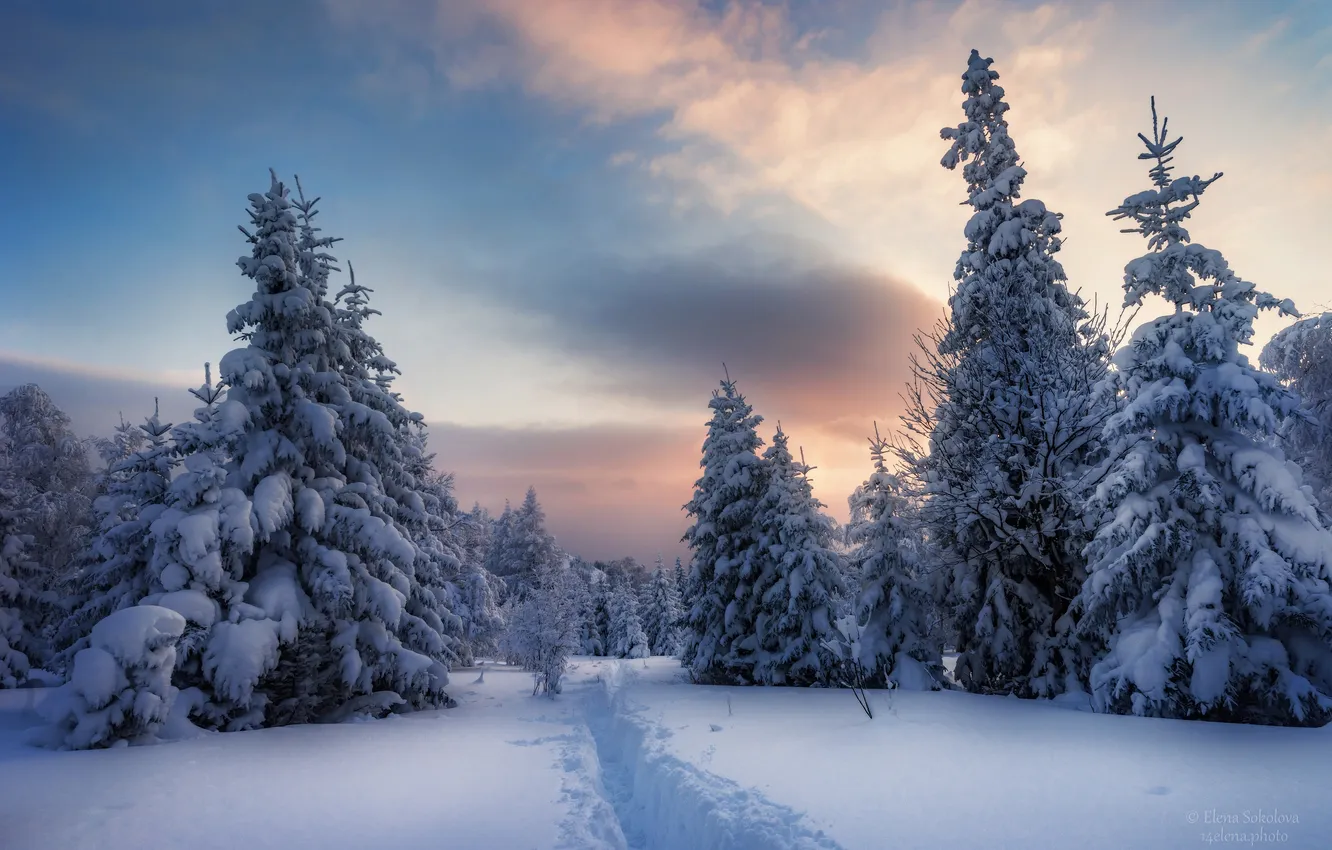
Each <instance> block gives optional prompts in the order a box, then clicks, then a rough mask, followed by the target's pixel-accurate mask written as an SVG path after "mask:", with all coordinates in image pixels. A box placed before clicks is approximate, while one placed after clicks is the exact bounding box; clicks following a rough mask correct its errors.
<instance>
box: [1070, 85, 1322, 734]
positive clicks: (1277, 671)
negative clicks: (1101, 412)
mask: <svg viewBox="0 0 1332 850" xmlns="http://www.w3.org/2000/svg"><path fill="white" fill-rule="evenodd" d="M1140 138H1141V139H1142V141H1143V142H1144V144H1145V146H1146V148H1147V150H1146V152H1145V153H1142V154H1139V158H1140V159H1145V160H1149V161H1151V162H1152V163H1153V165H1152V167H1151V170H1150V172H1149V173H1150V176H1151V181H1152V188H1150V189H1146V190H1144V191H1141V192H1137V193H1135V194H1133V195H1130V196H1129V197H1128V198H1126V199H1125V200H1124V202H1123V203H1122V204H1121V205H1120V206H1119V207H1117V208H1116V209H1114V210H1111V211H1110V213H1108V214H1109V215H1112V216H1114V217H1115V218H1116V219H1128V220H1129V221H1130V222H1131V223H1132V224H1133V228H1132V229H1131V230H1128V231H1126V232H1136V233H1140V234H1141V235H1142V236H1143V237H1145V238H1146V239H1147V242H1148V246H1149V252H1148V253H1147V254H1145V255H1144V256H1141V257H1139V258H1137V259H1135V260H1133V261H1131V262H1130V263H1129V264H1128V265H1127V266H1126V267H1125V273H1124V290H1125V303H1126V304H1128V305H1131V306H1137V305H1139V304H1142V303H1143V302H1144V301H1145V300H1146V299H1147V297H1148V296H1151V295H1159V296H1160V297H1162V298H1164V299H1165V300H1166V301H1167V302H1169V303H1170V304H1171V305H1173V307H1174V309H1173V310H1172V312H1171V313H1169V314H1168V315H1165V316H1162V317H1160V318H1158V319H1155V320H1153V321H1150V322H1147V323H1145V324H1143V325H1142V326H1141V327H1140V328H1138V330H1137V331H1136V332H1135V333H1134V334H1133V338H1132V341H1131V343H1130V344H1129V345H1127V346H1125V347H1124V348H1123V349H1121V350H1120V351H1119V353H1118V354H1117V355H1116V358H1115V363H1116V366H1117V367H1118V369H1117V371H1116V372H1115V373H1114V381H1115V387H1116V389H1117V390H1118V391H1119V393H1121V394H1122V396H1123V399H1124V407H1123V410H1122V411H1120V412H1119V413H1117V414H1116V415H1115V416H1114V417H1112V418H1111V419H1110V420H1109V422H1108V423H1107V425H1106V429H1105V438H1106V440H1107V441H1108V442H1109V443H1110V444H1111V445H1112V446H1113V454H1112V457H1113V458H1114V463H1113V466H1112V468H1111V472H1110V475H1109V476H1108V477H1107V478H1106V480H1105V481H1104V483H1102V484H1101V485H1100V487H1099V488H1098V489H1097V491H1096V493H1095V496H1094V498H1093V500H1092V503H1091V506H1090V509H1091V511H1092V512H1093V513H1094V515H1096V516H1099V517H1102V518H1103V520H1104V524H1103V525H1102V526H1101V528H1100V530H1099V531H1098V532H1097V534H1096V537H1095V539H1094V540H1093V541H1092V543H1091V545H1090V546H1089V548H1088V554H1089V556H1090V559H1091V572H1090V575H1089V576H1088V578H1087V580H1086V583H1085V584H1084V586H1083V588H1082V594H1081V597H1080V599H1079V606H1080V607H1081V608H1082V609H1084V611H1085V615H1084V616H1083V618H1082V621H1081V624H1080V625H1081V630H1082V632H1083V635H1084V636H1085V638H1086V639H1088V640H1091V641H1095V642H1100V643H1103V644H1104V646H1105V647H1106V652H1105V655H1104V657H1102V658H1101V659H1100V661H1099V662H1098V663H1097V664H1096V665H1095V667H1094V668H1093V669H1092V671H1091V687H1092V696H1093V702H1094V705H1095V706H1096V707H1097V708H1099V709H1100V710H1103V711H1113V712H1118V713H1129V712H1132V713H1134V714H1140V715H1150V716H1160V717H1177V718H1206V719H1215V720H1235V721H1244V722H1255V723H1273V724H1293V725H1319V724H1323V723H1326V722H1327V720H1328V718H1329V717H1332V637H1330V636H1332V592H1330V591H1329V587H1328V585H1329V581H1330V580H1332V534H1329V532H1328V531H1327V530H1326V529H1325V528H1324V526H1323V524H1322V522H1321V521H1320V518H1319V515H1318V512H1317V511H1316V509H1315V507H1314V504H1313V500H1312V498H1311V494H1310V492H1309V491H1308V489H1307V488H1304V487H1302V486H1301V483H1300V475H1299V471H1298V469H1297V468H1296V467H1295V466H1294V464H1291V463H1288V462H1287V461H1286V460H1285V458H1284V457H1283V455H1282V453H1281V451H1280V450H1279V449H1278V448H1276V447H1275V446H1274V445H1273V443H1272V441H1271V438H1272V437H1273V436H1274V435H1275V433H1276V432H1277V431H1278V429H1279V428H1280V425H1281V423H1282V422H1283V421H1284V420H1286V419H1287V418H1289V417H1290V416H1292V415H1294V414H1295V413H1296V411H1297V409H1298V405H1299V399H1298V396H1297V395H1296V394H1295V393H1294V392H1292V391H1291V390H1289V389H1288V388H1286V387H1283V386H1282V385H1281V384H1280V382H1279V381H1278V380H1277V379H1276V378H1275V377H1274V376H1273V375H1270V374H1267V373H1263V372H1260V371H1258V370H1257V369H1255V368H1253V367H1252V366H1251V365H1250V364H1249V361H1248V359H1247V358H1246V357H1245V356H1244V355H1243V354H1242V353H1241V351H1240V346H1242V345H1246V344H1249V343H1250V341H1251V338H1252V336H1253V321H1254V318H1255V316H1256V315H1257V314H1258V311H1259V310H1276V311H1277V312H1279V313H1283V314H1288V315H1293V314H1294V312H1295V310H1294V306H1293V305H1292V304H1291V303H1290V301H1289V300H1284V301H1283V300H1278V299H1277V298H1276V297H1274V296H1272V295H1269V294H1268V293H1266V292H1262V291H1260V290H1258V289H1257V288H1256V287H1255V286H1254V285H1253V284H1252V283H1249V282H1248V281H1245V280H1242V279H1241V278H1239V277H1238V276H1237V275H1236V274H1235V273H1234V272H1233V271H1232V270H1231V269H1230V267H1229V265H1228V264H1227V263H1226V260H1225V258H1224V257H1223V256H1222V255H1221V253H1220V252H1219V251H1216V250H1213V249H1210V248H1205V247H1203V246H1202V245H1199V244H1196V243H1193V242H1191V241H1190V237H1189V233H1188V231H1187V230H1186V229H1185V227H1184V223H1185V221H1186V220H1187V219H1188V218H1189V216H1190V215H1191V214H1192V212H1193V210H1194V209H1195V208H1197V206H1198V203H1199V201H1200V200H1201V196H1202V194H1203V192H1204V191H1205V190H1206V189H1207V188H1209V187H1210V186H1211V185H1212V184H1213V183H1214V182H1215V181H1216V180H1217V179H1218V178H1220V177H1221V175H1220V174H1217V175H1215V176H1213V177H1211V178H1208V179H1203V178H1201V177H1198V176H1193V177H1179V178H1172V177H1171V175H1170V172H1171V169H1172V168H1173V166H1171V165H1170V163H1171V161H1172V159H1173V157H1174V153H1175V150H1176V148H1177V147H1178V145H1179V143H1180V141H1181V139H1179V138H1176V139H1174V140H1173V141H1171V140H1170V138H1169V135H1168V133H1167V126H1166V122H1164V121H1163V122H1160V124H1159V125H1158V122H1157V120H1156V104H1155V100H1153V103H1152V136H1151V137H1150V138H1148V137H1147V136H1145V135H1140Z"/></svg>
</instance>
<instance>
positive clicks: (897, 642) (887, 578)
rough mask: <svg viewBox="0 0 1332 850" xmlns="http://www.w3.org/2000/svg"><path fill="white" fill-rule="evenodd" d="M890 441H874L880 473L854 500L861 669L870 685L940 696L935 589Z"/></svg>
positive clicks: (851, 540) (849, 532)
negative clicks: (892, 465) (891, 462)
mask: <svg viewBox="0 0 1332 850" xmlns="http://www.w3.org/2000/svg"><path fill="white" fill-rule="evenodd" d="M891 452H892V447H891V446H890V444H889V441H888V440H886V439H884V438H883V437H881V436H880V435H879V432H878V429H877V428H875V431H874V436H873V437H872V438H870V460H871V461H872V462H873V464H874V471H873V472H872V473H871V474H870V477H869V479H868V480H866V481H865V483H864V484H862V485H860V486H859V487H857V488H856V492H855V493H854V494H852V496H851V498H850V499H849V503H850V508H851V519H850V522H848V524H847V526H846V540H847V543H848V544H849V545H850V546H851V552H850V556H849V560H850V561H851V564H852V569H851V572H852V573H853V574H854V575H856V576H858V577H859V581H860V588H859V590H860V594H859V598H858V599H857V601H856V609H855V614H856V620H857V622H858V623H860V624H861V625H862V627H863V628H862V631H861V633H860V650H861V658H860V659H859V660H860V663H861V664H862V665H863V666H864V668H865V669H866V670H867V671H869V676H870V681H871V682H873V683H875V684H878V685H880V686H884V685H890V684H891V685H892V686H893V687H898V688H904V689H907V690H934V689H937V688H938V687H939V685H940V683H941V682H942V681H943V646H942V644H941V642H940V640H939V632H938V629H937V628H936V627H935V626H934V623H932V622H931V619H932V615H933V613H934V611H935V608H936V606H935V600H934V598H933V590H934V586H933V583H932V582H931V580H930V579H931V577H930V576H929V574H928V573H927V572H926V568H925V565H924V564H922V563H921V560H920V546H919V544H920V540H919V534H918V531H917V528H916V524H915V521H914V520H915V517H914V516H913V515H912V506H911V503H910V500H909V498H908V495H907V492H906V485H905V483H904V482H903V481H902V479H901V478H900V477H898V476H897V475H894V474H893V473H892V472H890V471H889V469H888V462H887V459H888V455H889V454H890V453H891Z"/></svg>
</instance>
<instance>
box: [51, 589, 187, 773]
mask: <svg viewBox="0 0 1332 850" xmlns="http://www.w3.org/2000/svg"><path fill="white" fill-rule="evenodd" d="M184 630H185V618H184V617H182V616H181V615H180V614H178V613H176V612H175V611H172V610H170V609H167V608H162V607H159V606H156V605H133V606H130V607H129V608H122V609H120V610H119V611H114V612H112V613H111V614H110V615H109V616H108V617H106V618H105V619H103V620H101V621H100V622H98V623H97V625H95V626H93V629H92V634H91V635H90V638H89V639H90V645H89V646H88V647H87V648H85V649H81V650H80V651H79V653H78V654H77V655H75V656H74V664H73V668H72V670H71V672H70V677H69V681H68V682H66V683H65V684H63V685H61V686H60V687H59V688H58V689H56V691H55V693H53V694H52V695H51V697H50V698H49V699H47V700H46V701H45V702H43V703H42V706H41V712H42V714H43V716H44V717H45V718H46V719H47V720H49V721H51V724H52V725H51V727H50V728H48V729H43V730H41V731H40V733H39V741H40V742H41V743H45V744H47V745H48V746H52V747H55V748H58V749H72V750H86V749H93V748H98V747H113V746H117V745H121V746H124V745H126V744H131V743H140V742H150V741H152V740H153V738H154V736H155V733H156V732H158V731H159V730H160V729H161V727H162V724H163V723H164V722H165V721H166V719H167V717H168V715H170V713H171V706H172V703H173V702H174V701H175V699H176V695H177V691H176V688H174V687H172V685H171V672H172V668H173V667H174V666H175V663H176V642H177V641H178V640H180V636H181V634H182V633H183V632H184Z"/></svg>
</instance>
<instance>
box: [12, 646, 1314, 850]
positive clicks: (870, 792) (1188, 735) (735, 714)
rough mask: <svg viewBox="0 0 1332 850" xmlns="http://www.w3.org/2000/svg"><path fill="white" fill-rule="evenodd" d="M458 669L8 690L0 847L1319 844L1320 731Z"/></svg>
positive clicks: (635, 670)
mask: <svg viewBox="0 0 1332 850" xmlns="http://www.w3.org/2000/svg"><path fill="white" fill-rule="evenodd" d="M574 668H575V669H574V670H573V672H572V673H571V675H570V677H569V679H568V680H567V684H566V687H565V690H564V693H563V694H562V695H561V696H560V697H559V698H557V699H556V700H554V701H549V700H546V699H544V698H540V697H532V696H531V681H530V679H529V677H528V675H527V674H526V673H523V672H521V671H518V670H514V669H506V668H504V667H494V668H489V669H488V670H487V672H486V674H485V677H484V681H480V682H477V681H476V680H477V678H478V671H476V670H460V671H455V673H454V675H453V685H452V687H451V692H452V693H453V695H454V696H455V697H456V698H457V699H458V700H459V703H460V704H459V706H458V707H457V708H455V709H451V710H447V711H435V712H423V713H420V714H416V715H411V716H407V717H397V718H390V719H386V720H379V721H368V722H362V723H347V724H341V725H327V726H301V727H288V728H280V729H267V730H260V731H253V732H241V733H233V734H218V733H206V734H203V735H201V736H200V737H197V738H194V739H192V740H185V741H179V742H176V743H172V744H163V745H159V746H150V747H135V748H128V749H114V750H101V751H91V752H59V753H58V752H49V751H45V750H39V749H36V748H33V747H30V746H27V745H26V744H25V743H24V739H25V736H26V734H27V733H26V730H27V728H28V727H30V726H31V725H33V724H34V723H37V722H39V721H38V718H37V716H36V714H35V713H34V712H33V711H32V708H33V706H34V703H35V701H36V700H39V699H40V698H41V697H42V693H41V691H39V690H19V691H4V692H0V847H2V848H4V850H77V848H103V847H105V848H114V850H131V848H133V850H153V848H183V847H188V848H191V850H205V848H246V849H247V850H251V848H253V850H259V848H305V847H310V848H347V849H348V850H351V848H358V850H359V848H365V847H371V846H375V847H420V848H434V847H440V848H479V849H480V848H524V849H526V848H555V847H568V848H582V847H586V848H660V849H661V850H709V849H710V848H715V850H722V848H726V850H785V849H786V848H811V850H812V848H819V849H820V850H832V849H833V848H846V850H852V848H855V850H870V848H900V850H907V848H980V847H984V848H1015V850H1017V848H1021V850H1042V848H1051V850H1054V848H1068V847H1077V848H1080V850H1111V848H1114V850H1121V848H1127V847H1131V848H1162V850H1166V848H1170V850H1174V849H1175V848H1188V847H1195V846H1196V847H1202V846H1207V845H1210V844H1222V845H1225V846H1259V845H1262V846H1266V845H1279V846H1281V847H1286V848H1305V849H1306V850H1315V848H1317V850H1324V848H1326V847H1328V846H1332V807H1329V806H1328V799H1329V798H1328V789H1329V788H1330V787H1332V729H1295V728H1269V727H1256V726H1233V725H1221V724H1210V723H1197V722H1181V721H1168V720H1152V719H1143V718H1134V717H1119V716H1106V715H1096V714H1091V713H1088V712H1085V711H1078V710H1076V706H1072V705H1067V704H1065V705H1052V704H1049V703H1033V702H1029V701H1020V700H1016V699H1004V698H996V697H981V696H973V695H969V694H963V693H903V694H896V695H894V696H893V697H892V698H891V699H889V697H888V695H887V694H883V693H878V694H874V695H873V696H872V697H871V699H872V701H873V704H874V707H875V709H876V717H875V719H874V720H869V719H867V718H866V717H865V716H864V715H863V714H862V713H861V711H860V709H859V707H858V706H857V705H856V703H855V701H854V700H853V699H852V698H851V695H850V694H848V693H845V692H839V691H827V690H819V689H805V688H791V689H776V688H717V687H701V686H694V685H689V684H686V683H684V682H682V681H680V669H679V667H678V662H675V661H674V660H672V659H666V658H654V659H651V660H649V661H648V662H647V663H646V665H645V664H644V662H642V661H616V660H605V659H588V658H580V659H576V660H575V662H574Z"/></svg>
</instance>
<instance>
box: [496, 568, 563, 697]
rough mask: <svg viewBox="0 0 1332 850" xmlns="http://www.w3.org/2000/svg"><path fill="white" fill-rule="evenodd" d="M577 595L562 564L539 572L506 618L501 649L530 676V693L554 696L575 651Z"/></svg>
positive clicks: (558, 690) (558, 689)
mask: <svg viewBox="0 0 1332 850" xmlns="http://www.w3.org/2000/svg"><path fill="white" fill-rule="evenodd" d="M578 614H579V612H578V593H577V585H576V583H575V582H574V576H573V572H572V570H570V568H569V567H568V566H566V565H564V564H559V563H557V564H551V565H547V566H545V567H542V568H541V569H539V570H538V571H537V573H536V575H535V577H534V580H533V582H532V583H531V584H529V585H528V586H527V592H526V593H525V594H524V596H523V599H522V601H521V602H517V603H516V605H515V607H514V610H513V614H512V616H511V617H510V618H509V624H508V632H507V634H506V636H505V647H506V649H507V650H508V652H509V654H510V655H512V656H513V657H515V658H517V659H518V661H519V663H521V664H522V665H523V666H524V667H525V668H527V669H528V670H530V671H531V672H532V679H533V686H532V693H533V694H537V693H544V694H546V695H548V696H551V697H553V696H555V695H556V694H558V693H559V692H560V688H561V684H560V680H561V679H562V678H563V676H564V671H565V669H566V668H567V667H568V664H569V656H570V655H573V654H574V653H575V652H577V651H578V648H579V645H578V638H579V616H578Z"/></svg>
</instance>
